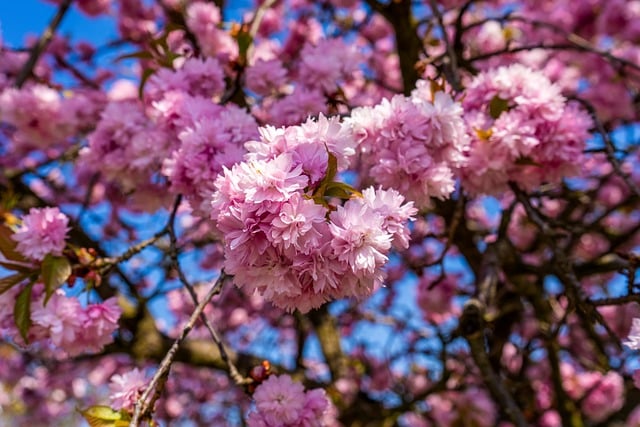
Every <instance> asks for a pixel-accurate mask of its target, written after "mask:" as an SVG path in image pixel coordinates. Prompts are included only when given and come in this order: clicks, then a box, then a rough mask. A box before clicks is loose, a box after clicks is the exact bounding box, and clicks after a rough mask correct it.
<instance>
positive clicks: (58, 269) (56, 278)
mask: <svg viewBox="0 0 640 427" xmlns="http://www.w3.org/2000/svg"><path fill="white" fill-rule="evenodd" d="M41 271H42V281H43V282H44V291H45V296H44V303H45V304H46V303H47V302H48V301H49V298H51V295H53V293H54V292H55V291H56V289H58V288H59V287H60V286H62V285H63V283H64V282H66V281H67V279H68V278H69V276H71V263H69V260H68V259H67V258H66V257H63V256H54V255H51V254H47V256H46V257H44V260H42V270H41Z"/></svg>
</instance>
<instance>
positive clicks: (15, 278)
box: [0, 273, 29, 295]
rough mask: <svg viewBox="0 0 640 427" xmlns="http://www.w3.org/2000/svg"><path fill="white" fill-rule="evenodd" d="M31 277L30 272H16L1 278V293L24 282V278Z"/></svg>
mask: <svg viewBox="0 0 640 427" xmlns="http://www.w3.org/2000/svg"><path fill="white" fill-rule="evenodd" d="M27 277H29V275H28V274H25V273H16V274H12V275H11V276H7V277H3V278H2V279H0V295H2V294H3V293H5V292H7V291H8V290H9V289H11V288H13V287H14V286H15V285H17V284H18V283H20V282H22V281H23V280H24V279H26V278H27Z"/></svg>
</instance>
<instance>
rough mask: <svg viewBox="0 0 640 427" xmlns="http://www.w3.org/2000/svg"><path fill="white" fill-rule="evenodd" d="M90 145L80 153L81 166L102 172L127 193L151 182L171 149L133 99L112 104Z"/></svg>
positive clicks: (91, 138)
mask: <svg viewBox="0 0 640 427" xmlns="http://www.w3.org/2000/svg"><path fill="white" fill-rule="evenodd" d="M88 142H89V145H88V146H87V147H85V148H83V149H82V151H81V153H80V164H81V165H82V166H83V167H85V168H87V169H89V170H90V171H92V172H96V171H100V172H102V173H103V174H104V175H105V177H106V178H107V179H109V180H111V181H115V182H118V183H119V184H120V185H121V186H122V188H123V189H124V190H125V191H131V190H134V189H136V187H137V186H138V185H139V184H141V183H146V182H148V181H149V177H150V176H151V174H152V173H153V170H156V169H159V167H160V163H161V161H162V159H164V158H165V157H167V156H168V154H169V149H170V141H169V140H168V138H167V135H166V133H165V132H163V130H162V129H159V128H158V127H157V126H155V125H154V123H153V122H152V121H151V120H150V119H149V117H147V115H146V112H145V110H144V107H143V105H142V104H141V103H140V102H138V101H137V100H133V99H126V100H122V101H113V102H110V103H109V104H108V105H107V107H106V108H105V109H104V111H103V112H102V115H101V117H100V121H99V122H98V124H97V126H96V128H95V130H94V131H93V132H92V133H91V134H90V135H89V136H88Z"/></svg>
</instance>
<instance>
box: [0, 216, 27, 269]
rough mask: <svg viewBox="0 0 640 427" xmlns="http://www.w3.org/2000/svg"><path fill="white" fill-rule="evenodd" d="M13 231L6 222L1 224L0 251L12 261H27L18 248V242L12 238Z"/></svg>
mask: <svg viewBox="0 0 640 427" xmlns="http://www.w3.org/2000/svg"><path fill="white" fill-rule="evenodd" d="M12 235H13V231H11V229H10V228H9V227H7V226H6V225H4V224H0V252H2V254H3V255H4V257H5V258H6V259H8V260H11V261H18V262H27V259H26V258H25V257H24V256H23V255H22V254H21V253H19V252H18V251H17V250H16V246H18V244H17V243H16V242H15V241H14V240H13V239H12V238H11V236H12Z"/></svg>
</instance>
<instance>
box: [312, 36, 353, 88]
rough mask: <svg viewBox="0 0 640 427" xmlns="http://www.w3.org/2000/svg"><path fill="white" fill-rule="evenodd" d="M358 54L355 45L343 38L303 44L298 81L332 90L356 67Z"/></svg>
mask: <svg viewBox="0 0 640 427" xmlns="http://www.w3.org/2000/svg"><path fill="white" fill-rule="evenodd" d="M360 60H361V55H360V54H359V52H358V51H357V50H356V48H355V45H353V44H347V43H345V42H344V41H343V40H342V39H321V40H319V41H318V42H317V43H316V44H315V45H312V44H306V45H305V46H304V47H303V48H302V52H300V69H299V81H300V82H301V83H302V84H304V85H305V86H306V87H310V88H317V89H320V90H321V91H323V92H324V93H333V92H335V91H336V90H337V89H338V83H339V82H341V81H344V80H347V79H348V78H350V77H351V76H352V75H353V74H354V73H356V71H357V70H358V65H359V63H360Z"/></svg>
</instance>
